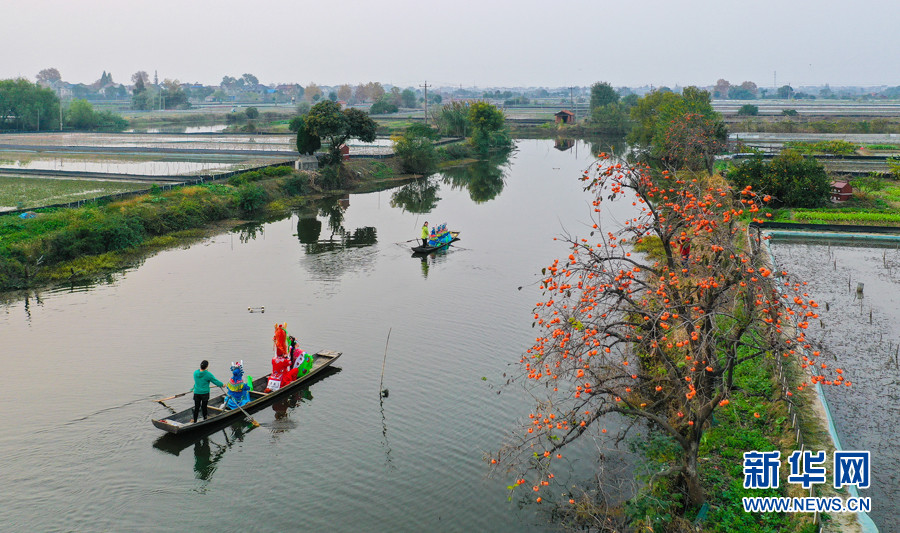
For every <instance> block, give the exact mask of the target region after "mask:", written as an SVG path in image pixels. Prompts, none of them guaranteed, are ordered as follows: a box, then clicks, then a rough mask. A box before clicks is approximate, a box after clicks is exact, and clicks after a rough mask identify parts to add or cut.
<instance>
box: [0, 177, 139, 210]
mask: <svg viewBox="0 0 900 533" xmlns="http://www.w3.org/2000/svg"><path fill="white" fill-rule="evenodd" d="M149 186H150V185H149V184H148V183H146V182H131V181H121V180H116V181H106V180H84V179H77V180H74V179H57V178H37V177H20V176H0V212H2V211H7V210H12V209H27V208H32V207H39V206H43V205H48V204H60V203H66V202H75V201H78V200H86V199H89V198H96V197H98V196H105V195H108V194H117V193H122V192H128V191H138V190H142V189H146V188H148V187H149Z"/></svg>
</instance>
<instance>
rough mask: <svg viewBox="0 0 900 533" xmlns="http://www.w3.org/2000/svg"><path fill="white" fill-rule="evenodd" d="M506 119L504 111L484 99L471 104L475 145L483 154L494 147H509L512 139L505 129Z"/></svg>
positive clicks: (470, 113)
mask: <svg viewBox="0 0 900 533" xmlns="http://www.w3.org/2000/svg"><path fill="white" fill-rule="evenodd" d="M505 120H506V119H505V117H504V116H503V111H501V110H499V109H497V107H495V106H493V105H491V104H489V103H487V102H484V101H481V102H473V103H472V104H471V105H470V106H469V122H470V123H471V124H472V144H473V146H475V148H476V149H477V150H478V151H479V152H481V153H482V154H487V153H488V152H489V151H490V150H491V149H492V148H508V147H509V145H510V144H511V141H510V140H509V137H508V136H505V132H504V131H503V126H504V124H505Z"/></svg>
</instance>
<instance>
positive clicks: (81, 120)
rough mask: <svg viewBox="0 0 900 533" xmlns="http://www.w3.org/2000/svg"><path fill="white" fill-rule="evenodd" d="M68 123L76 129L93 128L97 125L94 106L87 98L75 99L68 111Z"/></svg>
mask: <svg viewBox="0 0 900 533" xmlns="http://www.w3.org/2000/svg"><path fill="white" fill-rule="evenodd" d="M66 122H67V124H68V125H69V126H70V127H72V128H74V129H76V130H92V129H94V127H95V126H96V125H97V122H96V118H95V117H94V106H92V105H91V104H90V102H88V101H87V100H82V99H75V100H72V103H70V104H69V109H68V111H67V112H66Z"/></svg>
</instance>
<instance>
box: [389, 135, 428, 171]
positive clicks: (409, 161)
mask: <svg viewBox="0 0 900 533" xmlns="http://www.w3.org/2000/svg"><path fill="white" fill-rule="evenodd" d="M393 141H394V153H396V154H397V157H399V158H400V166H401V167H402V168H403V171H404V172H408V173H411V174H429V173H431V172H432V171H433V170H434V168H435V166H436V165H437V159H438V158H437V151H436V150H435V148H434V143H433V142H432V140H431V139H430V138H429V137H428V136H426V135H423V133H422V132H421V131H419V130H415V129H411V128H407V130H406V131H405V132H403V135H400V136H397V137H394V138H393Z"/></svg>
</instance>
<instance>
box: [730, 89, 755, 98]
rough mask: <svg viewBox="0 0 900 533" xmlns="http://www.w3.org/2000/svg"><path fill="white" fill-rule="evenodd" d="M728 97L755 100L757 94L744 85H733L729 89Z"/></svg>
mask: <svg viewBox="0 0 900 533" xmlns="http://www.w3.org/2000/svg"><path fill="white" fill-rule="evenodd" d="M728 98H730V99H732V100H753V99H754V98H756V95H755V94H754V93H753V92H752V91H751V90H749V89H746V88H744V87H732V88H730V89H728Z"/></svg>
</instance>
